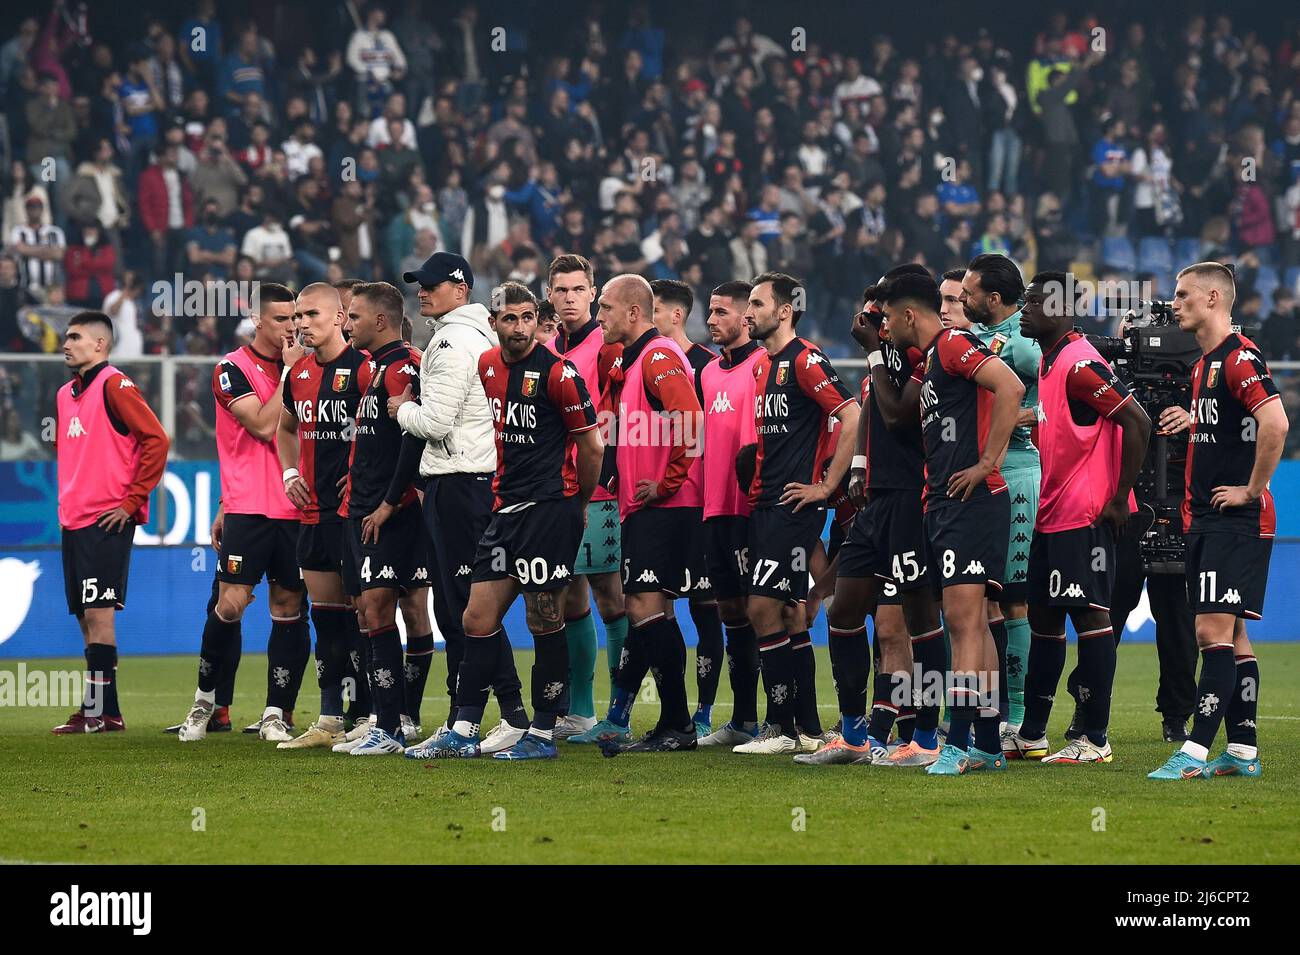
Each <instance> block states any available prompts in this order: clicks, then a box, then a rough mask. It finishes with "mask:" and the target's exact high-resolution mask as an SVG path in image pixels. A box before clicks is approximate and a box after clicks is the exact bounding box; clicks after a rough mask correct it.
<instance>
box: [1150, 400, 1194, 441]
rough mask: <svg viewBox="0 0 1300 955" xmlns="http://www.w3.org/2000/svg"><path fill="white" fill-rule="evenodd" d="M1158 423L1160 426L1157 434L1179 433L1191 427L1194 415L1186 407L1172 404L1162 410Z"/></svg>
mask: <svg viewBox="0 0 1300 955" xmlns="http://www.w3.org/2000/svg"><path fill="white" fill-rule="evenodd" d="M1157 424H1158V425H1159V427H1157V429H1156V434H1178V432H1180V431H1186V430H1188V429H1189V428H1191V426H1192V415H1191V412H1189V411H1188V410H1187V409H1186V408H1182V407H1179V406H1178V405H1170V406H1169V407H1168V408H1166V409H1165V410H1164V411H1162V412H1160V419H1159V421H1158V422H1157Z"/></svg>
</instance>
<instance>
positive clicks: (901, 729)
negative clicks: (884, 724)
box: [894, 707, 916, 743]
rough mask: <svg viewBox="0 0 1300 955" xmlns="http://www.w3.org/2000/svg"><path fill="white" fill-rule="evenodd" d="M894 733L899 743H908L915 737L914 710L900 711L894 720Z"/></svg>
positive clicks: (909, 708)
mask: <svg viewBox="0 0 1300 955" xmlns="http://www.w3.org/2000/svg"><path fill="white" fill-rule="evenodd" d="M894 732H895V733H896V734H897V735H898V741H899V742H900V743H910V742H911V741H912V737H913V736H915V735H916V710H914V709H912V708H911V707H908V708H906V709H903V710H900V711H899V713H898V717H897V718H896V719H895V720H894Z"/></svg>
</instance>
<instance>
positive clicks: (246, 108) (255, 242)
mask: <svg viewBox="0 0 1300 955" xmlns="http://www.w3.org/2000/svg"><path fill="white" fill-rule="evenodd" d="M333 6H334V9H332V10H330V11H329V15H327V16H324V17H321V18H320V21H321V22H320V23H319V24H314V25H313V27H314V32H313V31H305V32H306V34H307V36H308V42H303V41H302V40H301V39H299V38H298V36H297V35H295V36H274V37H273V36H270V35H268V33H267V32H263V30H262V29H260V28H259V26H258V23H257V20H256V19H254V20H251V21H248V20H236V19H234V18H233V17H231V16H229V15H224V16H223V15H220V14H218V12H217V5H216V4H215V3H214V2H213V0H199V2H197V3H195V4H194V5H193V7H192V9H190V10H189V11H181V10H176V11H172V10H169V11H167V12H166V13H165V14H163V15H162V16H160V17H159V18H157V19H153V18H149V19H148V20H147V26H146V27H145V29H144V31H143V32H142V33H141V34H140V35H139V36H138V37H136V38H135V41H134V42H130V43H114V44H112V45H110V44H109V43H106V42H104V41H102V40H100V39H98V38H97V37H96V35H95V33H94V29H95V27H96V22H95V18H94V17H91V19H90V20H89V22H88V21H87V19H86V17H84V16H81V17H78V16H77V15H76V11H75V10H73V9H71V7H70V6H69V5H68V4H65V3H63V2H56V3H54V4H53V5H52V6H51V7H50V9H49V11H48V13H47V14H46V15H44V16H41V17H31V18H28V19H26V20H24V21H23V22H22V24H21V27H20V29H19V30H18V32H17V34H16V35H15V36H14V37H13V38H12V39H11V40H9V42H8V43H6V44H5V45H4V47H3V51H2V52H0V90H2V91H3V92H2V95H3V102H4V104H5V113H6V115H7V120H8V127H7V139H6V142H5V146H6V147H7V151H6V155H7V156H8V157H9V159H8V162H7V167H6V169H5V170H4V172H5V179H4V209H3V232H2V234H3V238H4V245H5V258H4V261H3V262H2V263H0V286H3V287H2V288H0V347H3V348H4V349H7V350H30V349H38V348H40V347H41V346H40V343H39V342H36V341H32V340H29V339H28V338H27V337H25V336H24V335H23V334H21V333H20V331H19V328H18V326H17V324H16V322H17V315H18V312H19V310H20V309H21V308H23V307H24V306H28V305H47V304H48V305H60V304H67V305H71V306H77V307H81V306H86V307H96V308H99V307H101V306H105V302H106V301H107V306H105V307H107V308H109V309H110V311H111V312H112V314H114V315H117V316H122V318H121V319H119V321H120V322H121V324H123V325H125V326H130V325H132V324H134V325H135V328H134V329H132V330H131V331H130V333H129V334H124V336H123V341H122V342H121V343H120V344H119V352H120V355H121V357H123V358H125V357H130V355H131V354H133V353H139V354H165V353H198V354H220V353H222V352H224V351H225V350H226V349H227V348H229V347H230V346H231V345H232V344H234V343H235V341H236V340H237V338H239V337H240V336H241V335H242V336H243V337H244V338H245V339H247V338H248V337H250V333H249V329H247V328H246V327H245V328H243V329H241V328H240V323H239V322H238V321H228V320H222V321H217V322H215V323H212V322H204V321H203V319H204V318H205V317H207V316H203V315H187V316H177V317H176V318H166V317H164V316H160V315H158V314H155V312H156V310H155V309H151V308H150V303H151V301H152V298H153V296H152V295H151V292H150V289H151V288H152V283H153V282H154V281H157V280H165V281H172V280H173V278H174V276H175V275H176V274H177V273H181V274H183V275H184V277H185V278H186V279H187V280H188V279H203V278H212V279H228V278H234V279H239V280H243V281H251V280H253V279H269V280H279V281H284V282H287V283H289V284H290V285H293V286H297V287H301V286H303V285H305V284H307V283H310V282H312V281H319V280H329V281H338V280H339V279H342V278H345V277H358V278H364V279H375V278H387V279H390V280H391V279H394V278H395V277H397V276H398V275H400V273H401V272H402V271H403V270H404V269H405V268H409V267H411V265H412V263H418V262H421V261H423V260H424V259H425V258H426V257H427V256H428V255H429V254H431V253H432V252H434V251H438V250H449V251H453V252H459V253H463V254H464V255H465V256H466V258H468V259H469V260H470V262H471V263H472V264H473V266H474V268H475V269H476V270H477V271H478V274H479V275H480V276H481V278H482V279H483V281H482V282H481V285H482V289H484V290H486V289H490V288H491V287H492V286H493V285H494V284H496V283H497V282H499V281H502V280H504V279H506V278H514V279H517V280H520V281H522V282H524V283H525V284H527V285H529V286H530V287H532V288H533V289H534V291H540V284H541V274H542V272H543V271H544V265H545V263H546V262H549V261H550V259H551V258H552V257H553V256H554V255H555V254H557V253H558V252H561V251H567V252H574V253H580V254H583V255H586V256H588V257H590V258H591V259H592V261H593V262H595V263H596V264H597V267H598V269H599V271H598V274H597V278H598V281H599V280H600V279H601V278H604V277H608V276H609V275H612V274H614V273H616V272H621V271H632V272H638V273H641V274H643V275H645V276H646V277H647V278H649V279H656V278H673V279H682V280H684V281H686V282H688V283H689V284H691V285H692V287H693V288H695V289H696V290H697V292H703V291H706V290H708V289H710V288H713V287H714V286H716V285H717V284H719V283H720V282H723V281H727V280H730V279H735V278H747V277H751V276H753V275H755V274H758V273H759V272H762V271H763V270H764V269H765V268H773V269H782V270H786V271H789V272H791V273H793V274H797V275H801V276H806V277H807V279H808V282H809V288H810V291H811V292H812V293H813V294H812V295H811V301H810V309H811V312H810V316H809V318H810V321H809V326H810V327H809V330H808V332H807V333H806V334H809V335H810V336H811V337H813V338H814V339H816V340H817V341H819V343H821V344H823V345H824V346H825V347H826V348H827V349H828V353H830V354H832V355H834V354H841V355H843V354H846V353H847V350H848V349H849V347H850V346H849V345H848V343H847V342H846V340H845V336H844V335H843V334H841V326H842V324H843V321H844V317H845V316H846V315H850V314H852V304H853V300H854V299H855V297H856V296H857V295H858V293H860V292H861V290H862V288H863V287H864V286H865V285H866V284H868V283H869V282H870V281H872V280H874V279H875V278H876V277H878V276H879V275H880V274H881V273H882V272H884V271H885V269H886V268H888V266H889V265H890V264H891V263H893V262H896V261H905V260H914V261H918V262H922V263H924V264H925V265H927V266H928V267H930V269H931V270H932V271H935V272H942V271H944V270H946V269H948V268H951V267H954V266H957V265H962V264H964V263H965V262H966V261H967V260H968V259H969V258H970V257H971V255H973V254H976V253H978V252H988V251H1000V252H1005V253H1008V254H1010V255H1012V256H1013V257H1014V258H1016V260H1017V261H1019V262H1021V263H1022V265H1024V266H1025V267H1026V272H1027V274H1032V268H1033V266H1035V265H1036V266H1037V267H1040V268H1053V269H1055V268H1060V269H1068V268H1069V267H1070V266H1071V263H1078V264H1079V265H1081V266H1086V268H1085V271H1088V270H1090V272H1091V274H1093V275H1096V276H1097V277H1101V278H1105V277H1110V278H1116V279H1131V278H1135V277H1138V278H1144V279H1148V280H1150V281H1151V282H1152V283H1153V284H1152V288H1153V291H1154V292H1155V293H1156V294H1157V295H1160V296H1163V297H1168V295H1169V294H1170V293H1171V292H1172V282H1171V280H1172V275H1173V272H1174V271H1175V270H1176V267H1182V266H1183V265H1185V264H1187V263H1189V262H1192V261H1199V260H1202V259H1217V260H1221V261H1226V262H1231V263H1232V264H1234V265H1235V267H1236V269H1237V275H1238V281H1239V285H1240V287H1241V289H1242V292H1243V294H1242V295H1241V296H1240V297H1239V299H1238V310H1237V317H1239V318H1240V319H1242V321H1243V322H1244V323H1246V324H1253V325H1256V326H1259V325H1264V326H1265V331H1264V333H1263V335H1264V340H1265V344H1266V350H1267V352H1268V353H1269V356H1270V358H1272V359H1274V360H1278V359H1284V358H1296V357H1300V344H1298V342H1297V339H1298V337H1300V335H1298V332H1297V330H1298V329H1300V318H1297V313H1296V283H1297V280H1298V279H1300V184H1298V180H1300V97H1297V96H1296V89H1297V86H1296V84H1297V77H1298V76H1300V33H1297V32H1296V31H1295V30H1294V29H1292V30H1291V31H1290V32H1284V33H1280V34H1277V35H1261V34H1257V33H1255V32H1253V31H1245V30H1238V29H1235V28H1234V23H1233V19H1232V17H1231V16H1230V15H1229V14H1226V13H1225V14H1222V15H1218V16H1214V17H1210V18H1206V17H1204V16H1199V15H1198V16H1191V17H1189V18H1188V19H1187V21H1186V23H1185V24H1181V25H1180V26H1179V29H1178V30H1177V32H1176V33H1170V32H1160V33H1158V34H1157V32H1156V31H1155V30H1154V29H1152V28H1151V27H1150V26H1149V25H1148V24H1147V22H1145V21H1144V20H1143V19H1141V18H1138V19H1134V20H1132V21H1131V22H1128V23H1123V24H1121V23H1105V24H1096V23H1094V21H1093V19H1092V18H1089V17H1084V18H1080V19H1077V20H1072V19H1071V18H1069V17H1067V15H1066V14H1064V13H1059V12H1058V13H1049V14H1046V15H1045V16H1044V17H1043V18H1042V19H1041V22H1040V23H1038V24H1036V28H1035V32H1034V33H1033V35H1032V37H1031V38H1030V39H1029V42H1019V43H1013V41H1014V40H1016V39H1018V38H1016V37H1015V36H1014V35H1012V34H1010V33H1008V34H1006V35H995V34H993V33H990V32H989V31H988V30H985V29H981V30H979V31H978V32H975V33H972V34H971V35H955V34H953V33H949V32H946V31H943V30H942V29H940V30H936V31H935V32H934V34H933V36H932V38H930V39H929V40H927V41H926V42H924V43H916V42H908V43H906V44H904V43H902V42H900V43H898V44H897V45H896V44H895V43H894V42H893V41H892V40H891V39H890V37H888V36H884V35H880V34H874V33H871V32H865V33H862V34H861V35H860V36H859V35H856V34H853V33H851V32H845V33H843V34H840V35H838V36H824V35H816V34H815V33H809V34H808V35H806V36H803V37H800V36H797V35H792V34H791V31H790V27H789V26H788V25H787V24H786V22H785V21H786V19H788V17H787V16H782V17H775V16H773V15H772V11H771V10H770V9H768V8H764V15H762V16H758V15H755V16H754V17H753V19H751V18H750V17H747V16H739V17H736V18H735V19H734V20H733V21H731V22H725V21H719V22H718V29H717V31H716V34H715V35H712V36H709V37H706V38H703V41H702V42H697V40H696V38H695V37H679V36H675V37H671V39H672V40H673V42H672V48H671V49H669V44H668V40H669V39H670V34H671V28H670V26H669V24H668V23H666V22H664V21H665V20H666V19H667V17H666V16H665V15H663V14H659V13H656V11H655V10H654V8H653V7H652V6H651V5H649V4H644V3H641V4H635V5H632V6H630V7H629V8H628V9H627V10H626V11H620V13H623V14H624V15H625V21H626V26H625V27H624V28H621V29H615V28H612V27H611V26H610V23H611V20H612V19H623V18H622V17H620V18H611V17H609V16H602V15H597V14H596V13H595V12H594V11H593V12H591V13H590V14H589V15H588V16H586V17H585V18H584V19H581V21H580V22H578V23H575V24H574V26H573V28H572V29H569V30H567V31H566V34H565V39H566V43H565V45H563V46H558V47H557V46H554V45H549V44H548V45H546V46H545V47H542V46H541V44H539V43H538V42H537V40H538V35H537V34H538V31H539V29H540V28H539V27H538V25H537V24H536V23H534V22H533V21H532V20H530V19H529V18H528V17H526V16H525V17H519V16H515V17H512V18H511V19H510V21H509V23H510V26H509V27H508V29H505V28H503V29H504V32H503V33H502V35H501V37H500V40H499V42H498V39H497V37H496V35H495V34H494V33H493V27H492V24H490V23H488V22H486V21H485V20H484V19H483V14H481V13H480V11H479V10H478V8H477V5H476V4H475V3H472V2H471V3H466V4H463V5H461V6H460V7H459V10H458V12H456V13H455V15H454V16H448V17H441V16H440V17H438V22H437V25H436V26H435V24H434V22H433V14H432V13H431V12H429V11H426V10H424V8H423V7H422V6H421V5H420V4H418V3H408V4H399V3H393V4H371V5H366V6H362V5H359V4H355V3H347V4H337V5H333ZM95 15H96V16H98V15H99V14H98V11H96V14H95ZM1097 26H1100V27H1102V28H1103V29H1104V33H1102V34H1097V33H1095V31H1094V27H1097ZM795 34H797V31H795ZM1099 36H1100V37H1101V39H1100V40H1098V37H1099ZM196 37H197V38H199V39H196ZM502 47H504V49H502ZM1009 48H1010V49H1009ZM520 51H526V53H525V52H520ZM47 160H49V162H47ZM949 160H951V161H949ZM1244 166H1249V167H1251V174H1250V175H1243V174H1242V172H1241V171H1242V169H1243V168H1244ZM50 170H53V173H52V174H51V172H50ZM1076 271H1078V270H1076ZM480 294H482V295H486V294H487V293H486V291H481V292H480ZM696 298H697V301H699V300H701V299H703V298H704V296H702V295H699V294H697V296H696ZM412 304H413V303H412ZM132 315H133V316H134V320H133V321H131V320H130V316H132ZM1097 324H1098V325H1100V324H1102V323H1101V322H1098V323H1097ZM689 331H690V333H691V335H692V337H694V338H696V339H697V340H702V339H703V338H704V329H703V324H702V314H701V313H699V312H698V311H697V314H696V315H694V316H693V317H692V322H691V326H690V329H689ZM421 333H423V334H424V335H425V336H426V337H427V330H424V329H421V330H417V340H416V344H420V343H421V342H420V340H419V336H420V334H421Z"/></svg>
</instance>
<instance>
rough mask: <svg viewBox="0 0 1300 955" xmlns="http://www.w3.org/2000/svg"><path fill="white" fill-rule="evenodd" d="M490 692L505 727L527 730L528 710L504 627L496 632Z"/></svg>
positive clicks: (513, 654)
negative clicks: (492, 694)
mask: <svg viewBox="0 0 1300 955" xmlns="http://www.w3.org/2000/svg"><path fill="white" fill-rule="evenodd" d="M492 692H493V693H495V694H496V698H497V706H498V707H499V708H500V710H501V718H502V719H503V720H505V722H506V725H508V726H512V727H514V728H515V729H517V730H521V729H527V727H528V710H526V709H524V688H523V684H521V683H520V682H519V671H518V670H516V669H515V651H514V648H513V647H511V646H510V636H509V634H507V633H506V628H505V627H502V628H501V629H500V630H498V631H497V668H496V677H495V678H494V680H493V683H492ZM566 703H567V700H566Z"/></svg>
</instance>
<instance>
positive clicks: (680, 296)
mask: <svg viewBox="0 0 1300 955" xmlns="http://www.w3.org/2000/svg"><path fill="white" fill-rule="evenodd" d="M650 291H652V292H654V294H655V297H656V298H661V299H663V300H664V301H665V302H667V303H668V304H669V305H680V306H681V307H682V311H683V312H685V313H686V314H687V315H689V314H690V313H691V307H692V306H693V305H694V304H695V293H694V292H692V291H691V287H690V286H689V285H687V284H686V283H685V282H679V281H678V280H677V279H656V280H655V281H653V282H651V283H650Z"/></svg>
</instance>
